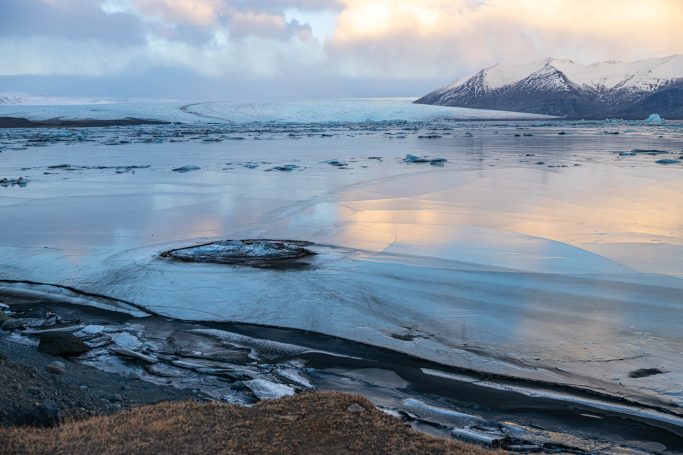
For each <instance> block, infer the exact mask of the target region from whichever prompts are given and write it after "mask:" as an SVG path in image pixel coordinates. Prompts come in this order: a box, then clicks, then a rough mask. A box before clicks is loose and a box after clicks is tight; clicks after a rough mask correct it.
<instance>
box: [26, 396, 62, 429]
mask: <svg viewBox="0 0 683 455" xmlns="http://www.w3.org/2000/svg"><path fill="white" fill-rule="evenodd" d="M60 420H61V412H60V410H59V406H57V403H55V402H54V401H52V400H43V402H42V403H40V405H38V406H36V407H35V408H33V409H32V410H30V411H28V412H27V413H26V414H25V415H24V418H23V422H24V423H25V424H27V425H32V426H36V427H53V426H55V425H57V424H58V423H59V422H60Z"/></svg>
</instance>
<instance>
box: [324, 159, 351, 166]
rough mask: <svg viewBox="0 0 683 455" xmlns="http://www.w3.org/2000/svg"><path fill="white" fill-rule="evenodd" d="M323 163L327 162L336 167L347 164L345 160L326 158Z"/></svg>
mask: <svg viewBox="0 0 683 455" xmlns="http://www.w3.org/2000/svg"><path fill="white" fill-rule="evenodd" d="M325 163H327V164H329V165H331V166H336V167H346V166H348V164H349V163H347V162H346V161H340V160H328V161H325Z"/></svg>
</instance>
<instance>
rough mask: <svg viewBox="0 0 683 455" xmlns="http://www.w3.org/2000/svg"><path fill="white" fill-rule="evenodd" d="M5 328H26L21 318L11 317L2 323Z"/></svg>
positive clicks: (1, 326) (2, 327) (0, 326)
mask: <svg viewBox="0 0 683 455" xmlns="http://www.w3.org/2000/svg"><path fill="white" fill-rule="evenodd" d="M0 328H1V329H3V330H17V329H22V328H24V323H23V322H22V321H21V320H20V319H13V318H9V319H7V320H6V321H5V322H3V323H2V325H0Z"/></svg>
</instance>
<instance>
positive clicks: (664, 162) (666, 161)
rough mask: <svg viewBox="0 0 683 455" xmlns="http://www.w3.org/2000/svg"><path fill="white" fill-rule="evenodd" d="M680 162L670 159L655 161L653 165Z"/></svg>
mask: <svg viewBox="0 0 683 455" xmlns="http://www.w3.org/2000/svg"><path fill="white" fill-rule="evenodd" d="M680 162H681V160H673V159H670V158H665V159H663V160H657V161H655V163H657V164H678V163H680Z"/></svg>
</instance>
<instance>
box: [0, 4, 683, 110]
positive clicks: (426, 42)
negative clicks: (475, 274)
mask: <svg viewBox="0 0 683 455" xmlns="http://www.w3.org/2000/svg"><path fill="white" fill-rule="evenodd" d="M681 24H683V0H0V92H4V93H8V92H23V93H30V94H45V95H61V96H106V97H150V98H166V99H196V100H199V99H215V100H218V99H220V100H252V99H253V100H263V99H294V98H298V99H301V98H335V97H370V96H417V95H422V94H424V93H426V92H428V91H431V90H432V89H434V88H436V87H437V86H440V85H443V84H444V83H447V82H449V81H451V80H453V79H456V78H459V77H461V76H464V75H467V74H470V73H474V72H476V71H477V70H479V69H481V68H483V67H486V66H490V65H492V64H495V63H497V62H500V63H512V62H528V61H532V60H537V59H542V58H546V57H556V58H567V59H573V60H576V61H578V62H581V63H591V62H594V61H602V60H626V61H630V60H636V59H641V58H649V57H662V56H666V55H670V54H674V53H683V27H682V26H681Z"/></svg>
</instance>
